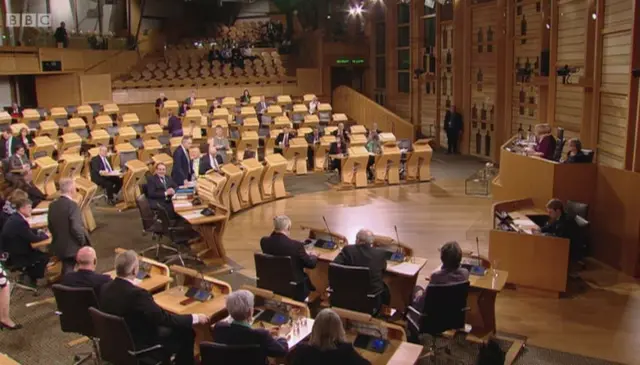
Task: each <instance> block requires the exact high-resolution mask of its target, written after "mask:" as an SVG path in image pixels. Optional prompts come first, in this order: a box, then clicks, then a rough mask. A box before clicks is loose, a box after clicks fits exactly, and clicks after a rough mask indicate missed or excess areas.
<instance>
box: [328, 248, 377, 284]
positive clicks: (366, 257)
mask: <svg viewBox="0 0 640 365" xmlns="http://www.w3.org/2000/svg"><path fill="white" fill-rule="evenodd" d="M333 262H335V263H336V264H340V265H347V266H361V267H368V268H369V275H370V276H369V278H370V280H371V283H370V286H371V288H370V292H371V293H378V292H380V291H382V290H384V288H385V286H384V282H383V281H382V275H383V274H384V270H385V269H386V268H387V258H386V256H385V253H384V251H383V250H380V249H378V248H375V247H373V246H369V245H366V244H355V245H349V246H345V247H344V248H343V249H342V251H341V252H340V254H338V256H337V257H336V258H335V260H333Z"/></svg>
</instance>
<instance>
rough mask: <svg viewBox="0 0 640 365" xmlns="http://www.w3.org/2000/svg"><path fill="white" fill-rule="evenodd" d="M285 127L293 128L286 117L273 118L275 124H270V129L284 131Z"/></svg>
mask: <svg viewBox="0 0 640 365" xmlns="http://www.w3.org/2000/svg"><path fill="white" fill-rule="evenodd" d="M284 127H289V128H291V121H290V120H289V118H288V117H287V116H284V115H279V116H277V117H275V118H273V123H271V124H269V129H282V128H284Z"/></svg>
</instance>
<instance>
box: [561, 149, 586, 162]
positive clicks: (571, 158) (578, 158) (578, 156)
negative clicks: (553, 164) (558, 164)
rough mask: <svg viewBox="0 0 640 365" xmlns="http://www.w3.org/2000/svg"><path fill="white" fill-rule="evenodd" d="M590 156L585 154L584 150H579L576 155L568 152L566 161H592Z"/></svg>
mask: <svg viewBox="0 0 640 365" xmlns="http://www.w3.org/2000/svg"><path fill="white" fill-rule="evenodd" d="M590 162H591V161H589V156H587V155H585V154H584V152H582V151H578V152H577V153H576V154H575V155H573V156H571V155H570V154H569V153H567V159H566V160H565V161H564V163H590Z"/></svg>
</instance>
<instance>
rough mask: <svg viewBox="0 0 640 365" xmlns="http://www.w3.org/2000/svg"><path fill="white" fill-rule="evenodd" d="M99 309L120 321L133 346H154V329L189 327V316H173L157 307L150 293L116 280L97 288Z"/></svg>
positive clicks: (190, 320) (124, 281) (155, 332)
mask: <svg viewBox="0 0 640 365" xmlns="http://www.w3.org/2000/svg"><path fill="white" fill-rule="evenodd" d="M100 310H102V311H103V312H105V313H108V314H113V315H116V316H119V317H122V318H124V320H125V322H127V326H129V331H130V332H131V336H132V337H133V341H134V342H135V344H136V345H137V346H140V347H146V346H151V345H155V344H157V343H158V326H164V327H170V328H171V327H173V328H191V326H192V325H193V317H192V316H191V315H190V314H186V315H184V314H183V315H176V314H172V313H169V312H167V311H165V310H164V309H162V308H160V307H159V306H158V305H157V304H156V302H155V301H154V300H153V297H152V296H151V293H149V292H148V291H146V290H144V289H142V288H139V287H137V286H135V285H133V284H132V283H131V282H129V281H127V280H125V279H121V278H116V279H114V280H112V281H110V282H108V283H106V284H104V285H102V288H101V289H100Z"/></svg>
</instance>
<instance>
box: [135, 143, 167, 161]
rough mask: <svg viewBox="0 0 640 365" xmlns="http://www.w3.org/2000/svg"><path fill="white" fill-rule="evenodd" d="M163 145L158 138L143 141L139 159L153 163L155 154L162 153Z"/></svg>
mask: <svg viewBox="0 0 640 365" xmlns="http://www.w3.org/2000/svg"><path fill="white" fill-rule="evenodd" d="M161 149H162V145H161V144H160V141H158V140H157V139H146V140H144V141H142V148H141V149H139V150H138V159H140V161H142V162H144V163H147V164H149V163H151V164H153V162H154V161H153V156H155V155H157V154H159V153H160V150H161Z"/></svg>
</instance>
